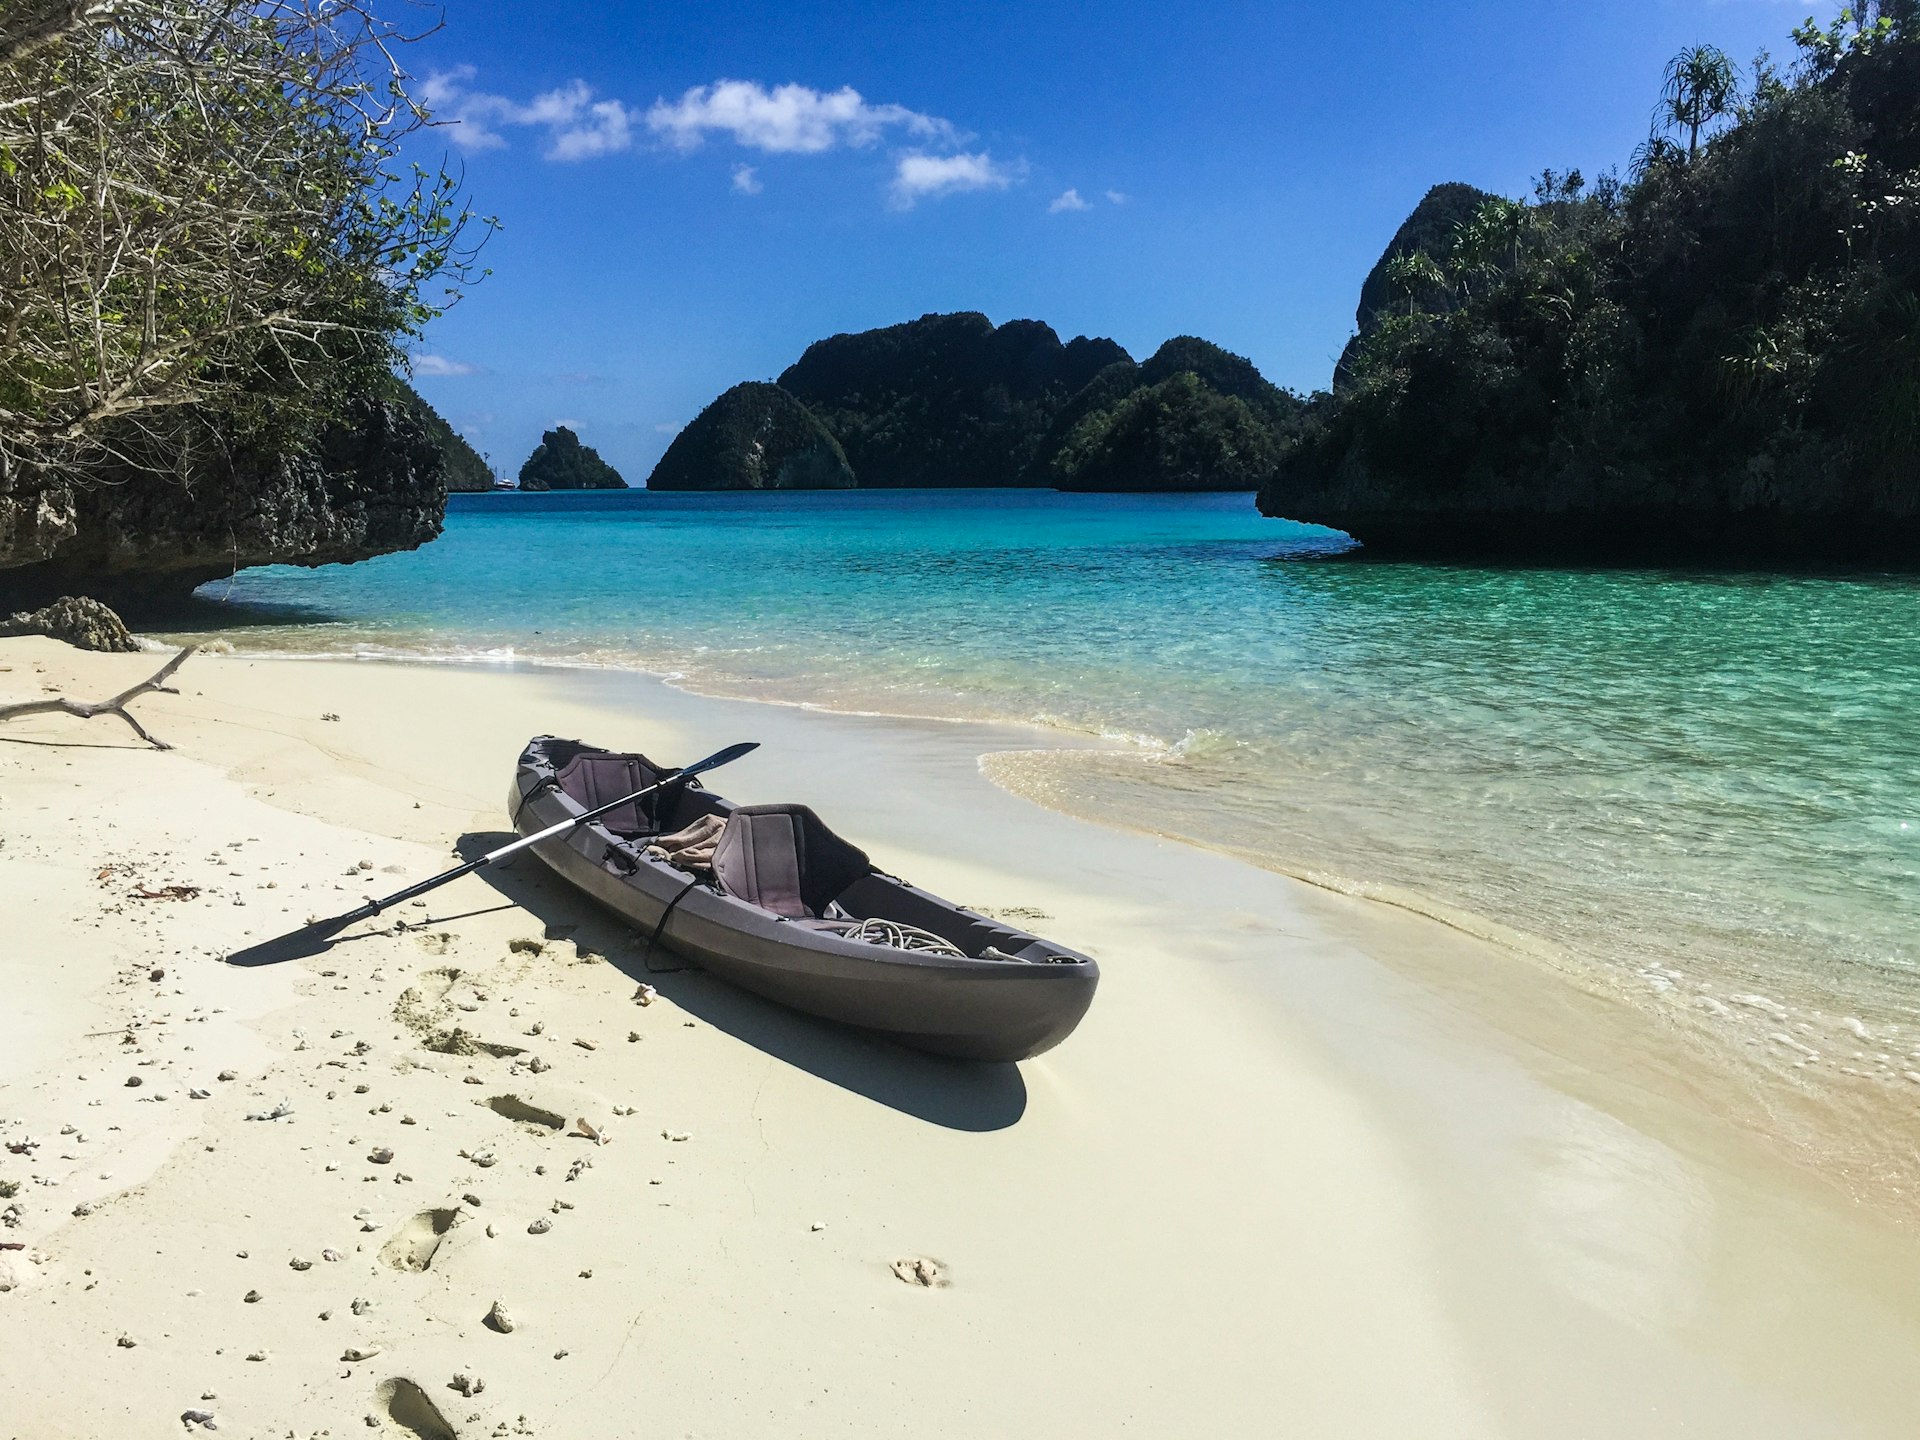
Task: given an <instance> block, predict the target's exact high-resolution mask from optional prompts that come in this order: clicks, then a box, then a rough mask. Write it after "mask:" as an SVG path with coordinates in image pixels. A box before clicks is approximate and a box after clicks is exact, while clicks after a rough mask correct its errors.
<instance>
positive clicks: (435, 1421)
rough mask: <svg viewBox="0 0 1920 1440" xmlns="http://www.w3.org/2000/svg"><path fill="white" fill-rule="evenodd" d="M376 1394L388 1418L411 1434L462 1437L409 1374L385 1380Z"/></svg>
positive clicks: (444, 1439)
mask: <svg viewBox="0 0 1920 1440" xmlns="http://www.w3.org/2000/svg"><path fill="white" fill-rule="evenodd" d="M373 1394H374V1399H375V1400H376V1401H378V1402H379V1404H380V1406H381V1408H382V1409H384V1410H385V1411H386V1412H387V1418H388V1419H389V1420H391V1421H393V1423H394V1424H396V1425H398V1426H399V1427H400V1428H401V1429H402V1430H404V1431H406V1432H407V1433H408V1434H409V1435H417V1436H418V1437H419V1440H459V1437H458V1436H457V1435H455V1434H454V1432H453V1426H451V1425H449V1424H448V1423H447V1417H446V1416H444V1415H442V1414H441V1413H440V1407H439V1406H438V1405H435V1404H434V1403H433V1401H432V1400H431V1399H430V1398H429V1397H428V1395H427V1392H426V1391H424V1390H422V1389H421V1388H420V1387H419V1386H418V1385H416V1384H414V1383H413V1381H411V1380H409V1379H407V1377H406V1376H404V1375H396V1376H394V1377H393V1379H391V1380H387V1381H383V1382H382V1383H381V1385H380V1388H379V1389H378V1390H376V1391H374V1392H373Z"/></svg>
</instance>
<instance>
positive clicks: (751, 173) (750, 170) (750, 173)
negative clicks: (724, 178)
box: [733, 165, 767, 195]
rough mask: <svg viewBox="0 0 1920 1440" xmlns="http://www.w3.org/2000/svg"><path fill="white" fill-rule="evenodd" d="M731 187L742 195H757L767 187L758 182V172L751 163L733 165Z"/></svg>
mask: <svg viewBox="0 0 1920 1440" xmlns="http://www.w3.org/2000/svg"><path fill="white" fill-rule="evenodd" d="M733 188H734V189H735V191H737V192H738V193H739V194H742V195H758V194H759V193H760V192H761V191H762V190H764V189H766V188H767V187H766V186H764V185H762V184H761V183H760V172H759V171H758V170H757V169H755V168H754V167H753V166H751V165H736V166H734V167H733Z"/></svg>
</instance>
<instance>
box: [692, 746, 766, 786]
mask: <svg viewBox="0 0 1920 1440" xmlns="http://www.w3.org/2000/svg"><path fill="white" fill-rule="evenodd" d="M759 748H760V742H759V741H758V740H742V741H741V742H740V743H739V744H737V745H729V746H727V748H726V749H724V750H716V751H714V752H713V754H711V755H709V756H707V758H706V759H704V760H696V761H694V762H693V764H691V765H689V766H687V767H686V768H685V769H683V770H682V771H681V772H680V773H679V774H678V775H675V776H674V777H673V778H674V779H676V780H679V779H683V778H684V777H686V776H688V775H698V774H700V773H701V772H702V771H704V770H718V769H719V768H720V767H721V766H722V765H731V764H732V763H733V762H734V761H736V760H738V759H739V758H740V757H741V756H742V755H745V754H746V753H747V752H748V751H750V750H758V749H759Z"/></svg>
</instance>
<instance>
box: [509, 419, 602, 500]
mask: <svg viewBox="0 0 1920 1440" xmlns="http://www.w3.org/2000/svg"><path fill="white" fill-rule="evenodd" d="M520 488H521V489H522V490H624V489H626V488H627V482H626V481H625V480H622V479H621V478H620V472H619V471H618V470H616V469H614V468H613V467H612V466H611V465H609V464H607V462H606V461H604V460H602V459H601V458H600V452H599V451H597V450H595V449H594V448H593V447H592V446H590V445H582V444H581V443H580V437H579V436H578V435H576V434H574V433H573V431H571V430H569V429H568V428H567V427H566V426H564V425H558V426H555V427H554V428H553V429H551V430H549V431H547V432H546V433H545V434H543V435H542V436H541V437H540V443H539V445H537V446H536V447H534V452H533V454H531V455H529V456H528V457H527V460H526V463H525V464H524V465H522V466H521V467H520Z"/></svg>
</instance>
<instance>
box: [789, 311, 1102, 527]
mask: <svg viewBox="0 0 1920 1440" xmlns="http://www.w3.org/2000/svg"><path fill="white" fill-rule="evenodd" d="M1127 358H1128V356H1127V352H1126V351H1125V350H1123V349H1122V348H1121V347H1120V346H1119V345H1117V344H1115V343H1114V342H1113V341H1111V340H1100V339H1088V338H1087V337H1085V336H1080V337H1077V338H1075V339H1073V340H1070V341H1068V342H1066V343H1065V344H1062V343H1061V340H1060V337H1059V336H1058V335H1057V334H1055V333H1054V330H1053V327H1052V326H1050V325H1046V324H1044V323H1042V322H1041V321H1038V320H1009V321H1007V322H1006V323H1005V324H1003V325H999V326H995V325H994V323H993V322H992V321H991V320H989V319H987V317H986V316H985V315H982V314H979V313H977V312H974V311H965V312H961V313H958V314H953V315H923V316H921V317H920V318H919V319H918V320H913V321H909V322H907V323H905V324H902V325H889V326H886V327H885V328H883V329H879V330H866V331H862V332H860V333H859V334H853V335H835V336H832V337H831V338H829V339H826V340H819V341H816V342H814V343H813V344H812V345H809V346H808V347H807V349H806V352H805V353H804V354H803V355H801V357H800V358H799V360H797V361H796V362H794V364H792V365H791V366H789V367H788V368H787V369H786V371H785V372H784V373H782V374H781V376H780V388H781V389H783V390H785V391H787V393H789V394H790V395H792V396H794V397H795V398H796V399H798V400H799V401H800V402H801V403H802V404H804V405H805V406H806V407H807V408H808V409H809V410H811V411H812V412H813V414H814V415H815V416H817V417H818V418H819V419H820V420H821V422H822V423H823V424H825V426H826V428H827V429H828V431H829V432H831V433H832V435H833V436H834V437H835V438H836V439H837V440H838V441H839V442H840V444H841V446H842V448H843V449H844V450H845V452H846V457H847V461H848V463H849V464H850V465H851V466H852V469H853V473H854V474H855V475H856V476H857V477H858V479H859V483H860V485H861V486H862V487H864V488H867V489H880V488H899V487H907V486H914V487H920V486H925V487H938V486H969V487H971V486H994V485H1018V484H1021V483H1023V476H1024V475H1025V473H1026V471H1027V469H1028V466H1029V465H1030V464H1031V463H1032V460H1033V457H1034V454H1035V452H1036V451H1037V449H1038V447H1039V444H1040V441H1041V439H1042V437H1043V436H1045V434H1046V433H1047V430H1048V428H1049V427H1050V426H1051V424H1052V422H1053V418H1054V416H1055V414H1057V413H1058V411H1059V410H1060V408H1061V407H1062V406H1063V405H1065V404H1066V402H1067V400H1068V399H1069V398H1070V397H1071V396H1072V395H1073V394H1074V393H1075V392H1076V391H1078V390H1080V389H1081V388H1082V387H1083V386H1084V385H1086V383H1087V382H1088V381H1089V380H1091V379H1093V377H1094V376H1095V375H1097V374H1098V373H1099V372H1100V371H1102V370H1104V369H1105V368H1106V367H1107V366H1108V365H1111V364H1113V363H1114V362H1115V361H1119V360H1125V359H1127Z"/></svg>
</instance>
